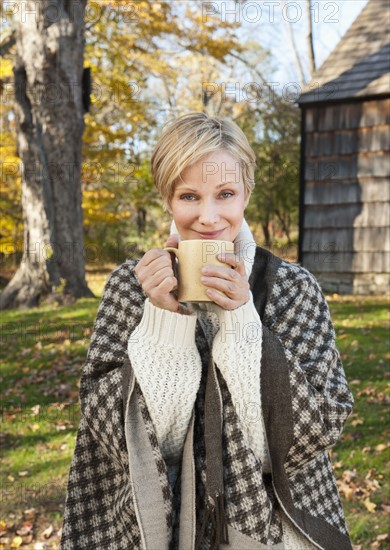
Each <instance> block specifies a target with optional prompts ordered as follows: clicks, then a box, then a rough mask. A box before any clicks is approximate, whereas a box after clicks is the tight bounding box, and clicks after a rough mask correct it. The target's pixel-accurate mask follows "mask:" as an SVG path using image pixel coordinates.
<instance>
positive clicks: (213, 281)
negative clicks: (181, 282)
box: [200, 277, 249, 300]
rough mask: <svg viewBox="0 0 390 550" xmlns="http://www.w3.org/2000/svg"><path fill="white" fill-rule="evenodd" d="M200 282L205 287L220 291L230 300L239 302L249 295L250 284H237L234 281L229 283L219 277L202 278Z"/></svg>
mask: <svg viewBox="0 0 390 550" xmlns="http://www.w3.org/2000/svg"><path fill="white" fill-rule="evenodd" d="M200 280H201V282H202V284H204V285H205V286H207V287H209V288H212V289H215V290H220V291H221V292H223V293H224V294H226V295H227V296H228V297H229V298H230V299H238V300H239V299H240V298H243V297H244V296H245V295H246V294H247V292H248V288H249V284H248V283H246V284H245V285H244V284H242V283H239V284H237V283H236V282H234V281H227V280H225V279H220V278H218V277H201V279H200Z"/></svg>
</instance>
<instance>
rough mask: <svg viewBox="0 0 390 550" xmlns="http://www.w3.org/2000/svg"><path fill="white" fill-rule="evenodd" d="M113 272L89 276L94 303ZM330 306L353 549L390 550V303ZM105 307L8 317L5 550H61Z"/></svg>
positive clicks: (342, 478)
mask: <svg viewBox="0 0 390 550" xmlns="http://www.w3.org/2000/svg"><path fill="white" fill-rule="evenodd" d="M108 272H109V270H108ZM108 272H107V271H106V272H103V273H98V272H97V273H90V274H89V275H88V282H89V284H90V287H91V288H92V290H93V291H94V292H95V293H96V295H97V296H100V295H101V292H102V289H103V284H104V281H105V280H106V278H107V275H108ZM328 302H329V305H330V308H331V313H332V317H333V320H334V323H335V327H336V333H337V338H338V346H339V349H340V352H341V354H342V359H343V363H344V366H345V370H346V373H347V377H348V380H349V382H350V384H351V388H352V390H353V393H354V396H355V399H356V404H355V410H354V413H353V415H352V416H351V418H350V419H349V421H348V424H347V427H346V429H345V430H344V433H343V435H342V438H341V440H340V442H339V443H338V444H337V446H336V447H335V449H334V450H333V451H332V460H333V463H334V468H335V471H336V475H337V478H338V483H339V490H340V493H341V496H342V499H343V503H344V508H345V512H346V516H347V521H348V525H349V529H350V532H351V536H352V540H353V543H354V545H355V548H356V549H359V550H367V549H376V548H379V549H384V548H388V544H389V540H390V539H389V538H387V534H386V532H387V526H388V523H389V512H390V503H389V500H388V499H389V493H388V489H389V483H388V481H389V479H388V471H389V463H390V456H389V455H390V447H389V421H388V405H389V380H388V366H389V340H388V301H387V300H386V299H385V298H374V297H364V298H363V297H351V296H347V297H346V296H344V297H338V296H333V297H328ZM98 304H99V298H96V299H83V300H79V301H78V302H77V303H76V304H75V305H73V306H71V307H57V308H54V309H53V306H50V307H49V306H45V307H41V308H39V309H33V310H29V311H19V312H16V311H11V312H2V323H1V337H0V338H1V373H0V376H1V379H0V382H1V386H2V426H1V429H0V432H1V433H0V443H1V446H2V457H3V459H2V469H1V475H2V479H1V483H2V495H1V513H0V548H18V547H19V546H20V545H22V548H26V549H27V548H29V549H33V550H40V549H56V548H58V546H59V535H60V534H59V529H60V527H61V524H62V514H63V510H64V498H65V492H66V482H67V476H68V472H69V466H70V461H71V458H72V454H73V448H74V443H75V436H76V432H77V427H78V422H79V405H78V381H79V377H80V374H81V369H82V365H83V363H84V360H85V356H86V351H87V348H88V345H89V338H90V336H91V329H92V325H93V321H94V318H95V315H96V310H97V306H98ZM91 550H92V549H91ZM297 550H298V549H297ZM335 550H337V549H335Z"/></svg>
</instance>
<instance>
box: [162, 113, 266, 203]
mask: <svg viewBox="0 0 390 550" xmlns="http://www.w3.org/2000/svg"><path fill="white" fill-rule="evenodd" d="M219 149H223V150H225V151H227V152H228V153H230V154H231V155H232V156H233V157H234V158H236V159H237V161H238V162H239V163H240V165H241V169H242V177H243V183H244V187H245V194H246V196H248V195H249V194H250V193H251V191H252V189H253V187H254V184H255V181H254V171H255V167H256V156H255V154H254V152H253V150H252V148H251V146H250V145H249V143H248V140H247V138H246V136H245V134H244V132H243V131H242V130H241V128H239V126H237V124H236V123H235V122H233V121H231V120H228V119H224V118H219V117H210V116H208V115H207V114H205V113H189V114H186V115H183V116H180V117H178V118H176V119H174V120H172V121H170V122H169V123H168V124H167V126H166V127H165V129H164V131H163V133H162V135H161V137H160V139H159V140H158V142H157V145H156V147H155V148H154V151H153V154H152V159H151V162H152V175H153V179H154V183H155V185H156V187H157V189H158V191H159V193H160V195H161V197H162V199H163V201H164V207H165V208H166V207H167V205H168V204H169V202H170V200H171V198H172V196H173V193H174V190H175V184H176V182H177V180H178V179H179V178H180V175H181V173H182V172H183V170H185V168H187V166H190V165H191V164H194V163H195V162H197V161H198V160H200V159H201V158H203V157H205V156H207V155H209V154H210V153H213V152H214V151H217V150H219Z"/></svg>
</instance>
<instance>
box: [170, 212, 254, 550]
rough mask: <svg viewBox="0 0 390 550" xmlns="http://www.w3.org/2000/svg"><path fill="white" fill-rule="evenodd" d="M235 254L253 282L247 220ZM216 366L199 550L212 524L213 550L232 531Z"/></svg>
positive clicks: (209, 388) (209, 387) (195, 306)
mask: <svg viewBox="0 0 390 550" xmlns="http://www.w3.org/2000/svg"><path fill="white" fill-rule="evenodd" d="M170 235H178V238H179V242H180V241H181V236H180V234H179V232H178V230H177V227H176V224H175V222H174V221H172V223H171V228H170ZM233 242H234V253H235V255H236V256H237V257H238V259H240V260H241V259H242V260H244V266H245V272H246V275H247V277H248V279H249V277H250V274H251V271H252V266H253V262H254V257H255V252H256V243H255V240H254V238H253V235H252V232H251V230H250V228H249V226H248V223H247V221H246V220H245V218H244V219H243V222H242V224H241V228H240V231H239V233H238V235H237V237H236V238H235V239H234V241H233ZM186 307H187V309H190V310H191V311H201V310H206V311H213V312H215V311H216V310H217V309H218V308H219V306H217V305H216V304H215V303H214V302H199V303H196V302H191V303H186ZM215 368H216V366H215V364H214V363H213V361H212V359H211V358H210V363H209V367H208V371H207V381H206V393H205V411H204V415H205V416H204V426H205V435H204V437H205V452H206V502H205V506H204V514H203V518H202V521H201V527H200V531H199V534H198V537H197V540H196V544H195V550H199V549H200V548H201V546H202V544H203V542H204V535H205V529H206V526H207V525H208V524H209V523H210V522H211V525H212V530H213V535H212V538H211V541H212V542H211V547H210V550H217V549H218V547H219V545H220V544H222V543H225V544H228V543H229V537H228V529H227V521H226V513H225V507H224V497H225V491H224V485H223V461H222V423H220V422H216V421H215V419H218V418H222V417H223V414H222V410H221V401H220V398H219V395H218V383H217V380H216V370H215Z"/></svg>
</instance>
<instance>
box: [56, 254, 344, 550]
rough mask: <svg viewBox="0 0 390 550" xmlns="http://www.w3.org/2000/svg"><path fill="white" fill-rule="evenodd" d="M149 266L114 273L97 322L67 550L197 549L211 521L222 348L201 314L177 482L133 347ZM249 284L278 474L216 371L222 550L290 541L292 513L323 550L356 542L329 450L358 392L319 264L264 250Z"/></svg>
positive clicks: (83, 397)
mask: <svg viewBox="0 0 390 550" xmlns="http://www.w3.org/2000/svg"><path fill="white" fill-rule="evenodd" d="M136 263H137V262H136V261H134V260H127V261H126V262H125V263H123V264H122V265H121V266H119V267H118V268H116V269H115V270H114V271H113V273H112V274H111V275H110V277H109V279H108V281H107V283H106V285H105V289H104V293H103V297H102V300H101V303H100V306H99V309H98V313H97V316H96V320H95V323H94V330H93V334H92V337H91V341H90V347H89V350H88V354H87V360H86V363H85V365H84V368H83V372H82V376H81V382H80V403H81V411H82V415H81V420H80V424H79V428H78V433H77V439H76V446H75V451H74V455H73V459H72V463H71V467H70V474H69V480H68V487H67V496H66V503H65V513H64V523H63V532H62V539H61V546H60V548H61V550H81V549H88V550H93V549H102V550H120V549H123V550H124V549H126V550H129V549H132V550H138V549H139V550H141V549H146V550H177V549H179V550H193V549H194V548H195V539H196V537H197V535H198V534H199V526H200V523H201V521H202V518H204V510H205V493H206V461H205V441H204V435H205V432H204V405H205V382H206V375H207V369H208V365H209V358H210V347H209V344H208V342H207V339H206V337H205V332H204V330H203V328H202V324H201V323H200V322H199V319H198V321H197V327H196V342H197V346H198V349H199V352H200V355H201V358H202V379H201V384H200V388H199V391H198V394H197V398H196V402H195V405H194V410H193V414H192V417H191V421H190V424H189V428H188V432H187V435H186V440H185V444H184V448H183V453H182V460H181V466H180V473H179V476H178V478H177V482H176V484H175V486H174V487H173V488H172V487H171V486H170V484H169V481H168V475H167V464H166V462H165V461H164V459H163V457H162V455H161V452H160V448H159V446H158V443H157V438H156V434H155V431H154V427H153V423H152V420H151V417H150V415H149V412H148V410H147V407H146V404H145V400H144V398H143V395H142V392H141V390H140V387H139V385H138V384H137V381H136V379H135V377H134V375H133V372H132V369H131V364H130V361H129V359H128V356H127V342H128V339H129V336H130V334H131V332H132V331H133V330H134V328H135V327H136V326H137V325H138V324H139V322H140V320H141V317H142V314H143V305H144V301H145V298H146V296H145V294H144V292H143V290H142V288H141V287H140V285H139V283H138V282H137V279H136V277H135V275H134V266H135V265H136ZM249 282H250V286H251V290H252V294H253V298H254V304H255V307H256V309H257V311H258V313H259V315H260V318H261V322H262V326H263V344H262V345H263V348H262V366H261V400H262V414H263V418H264V425H265V430H266V436H267V442H268V447H269V452H270V457H271V464H272V474H266V473H263V472H262V464H261V462H260V461H259V460H258V459H257V458H256V456H255V455H254V454H253V452H252V451H251V449H250V448H249V447H248V445H247V443H246V439H245V437H244V435H243V433H242V431H241V429H240V423H239V419H238V417H237V414H236V412H235V409H234V407H233V404H232V400H231V397H230V394H229V391H228V388H227V385H226V383H225V381H224V379H223V377H222V375H221V373H220V372H219V371H218V369H216V370H215V376H216V382H217V385H218V392H219V394H220V397H221V403H222V405H223V406H222V413H221V414H222V417H221V419H220V420H221V424H222V425H223V428H222V438H223V439H222V453H223V483H224V489H225V496H224V499H225V514H226V521H227V524H228V535H229V543H228V544H220V545H219V548H220V550H222V549H225V548H226V549H231V550H243V549H245V550H251V549H253V550H256V549H257V550H259V549H267V548H268V549H270V548H273V549H275V550H276V549H283V534H282V526H281V521H280V517H281V515H283V514H284V515H285V516H287V517H288V518H289V519H290V520H291V521H292V522H293V523H294V524H295V525H296V526H297V527H298V528H299V529H300V530H301V531H302V533H304V534H305V535H306V536H307V537H308V538H309V539H310V540H311V541H312V543H313V544H315V545H316V546H318V548H322V549H324V550H335V549H337V550H351V549H352V546H351V543H350V539H349V536H348V532H347V528H346V525H345V520H344V515H343V510H342V507H341V504H340V499H339V494H338V490H337V486H336V483H335V478H334V474H333V470H332V466H331V462H330V458H329V454H328V451H327V450H328V449H329V448H331V447H332V446H333V445H334V444H335V443H336V442H337V440H338V438H339V436H340V433H341V431H342V428H343V425H344V423H345V421H346V419H347V417H348V415H349V414H350V412H351V410H352V405H353V398H352V395H351V392H350V391H349V389H348V386H347V383H346V380H345V376H344V371H343V367H342V364H341V360H340V355H339V353H338V351H337V349H336V346H335V333H334V329H333V325H332V322H331V319H330V314H329V309H328V306H327V304H326V301H325V299H324V296H323V294H322V292H321V289H320V287H319V285H318V283H317V282H316V280H315V278H314V277H313V276H312V275H311V274H310V273H309V272H308V271H307V270H306V269H304V268H302V267H300V266H298V265H295V264H291V263H288V262H285V261H283V260H281V259H279V258H277V257H276V256H274V255H273V254H271V253H270V252H268V251H267V250H265V249H263V248H261V247H257V248H256V255H255V261H254V265H253V269H252V273H251V277H250V280H249ZM222 421H223V422H222ZM213 528H214V527H213V525H211V524H209V525H207V526H206V529H205V531H204V534H203V538H202V542H201V544H200V546H199V547H200V548H202V549H203V550H210V548H212V547H213V545H212V542H211V541H212V537H213ZM297 550H298V549H297Z"/></svg>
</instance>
